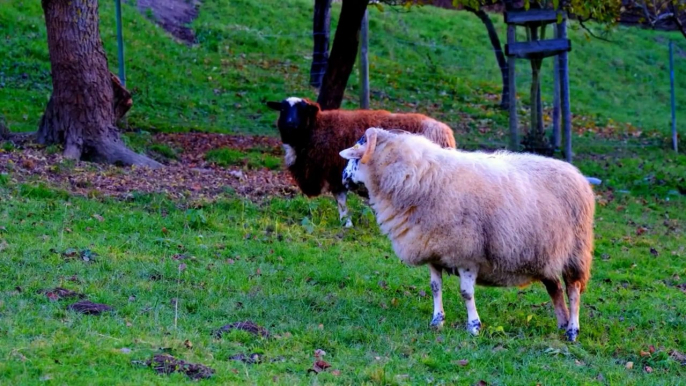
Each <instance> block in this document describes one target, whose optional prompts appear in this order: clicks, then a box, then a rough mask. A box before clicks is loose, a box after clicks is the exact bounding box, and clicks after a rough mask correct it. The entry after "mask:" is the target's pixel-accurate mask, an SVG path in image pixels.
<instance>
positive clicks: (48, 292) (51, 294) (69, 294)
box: [38, 287, 86, 301]
mask: <svg viewBox="0 0 686 386" xmlns="http://www.w3.org/2000/svg"><path fill="white" fill-rule="evenodd" d="M38 293H39V294H45V296H47V297H48V299H50V300H53V301H54V300H60V299H65V298H79V299H83V298H84V297H86V295H84V294H80V293H78V292H75V291H72V290H68V289H66V288H62V287H55V288H53V289H43V290H39V291H38Z"/></svg>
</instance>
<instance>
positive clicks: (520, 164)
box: [340, 128, 595, 341]
mask: <svg viewBox="0 0 686 386" xmlns="http://www.w3.org/2000/svg"><path fill="white" fill-rule="evenodd" d="M365 137H366V140H361V141H359V142H358V143H357V144H355V146H354V147H351V148H349V149H345V150H343V151H342V152H341V153H340V155H341V157H342V158H345V159H348V160H359V165H358V167H357V168H355V169H354V170H353V175H352V176H351V178H352V179H353V180H354V181H356V182H362V183H364V184H365V186H366V187H367V189H368V190H369V203H370V205H371V207H372V209H373V210H374V212H375V214H376V220H377V223H378V224H379V227H380V228H381V231H382V233H384V234H386V235H388V237H389V238H390V239H391V241H392V244H393V249H394V251H395V253H396V254H397V255H398V257H399V258H400V259H401V260H402V261H403V262H405V263H407V264H408V265H424V264H428V266H429V270H430V273H431V290H432V292H433V296H434V313H433V320H432V322H431V325H432V326H435V327H440V326H442V325H443V320H444V315H445V314H444V311H443V301H442V293H441V291H442V290H441V287H442V280H443V279H442V272H443V271H444V270H445V271H447V272H449V273H457V274H459V276H460V290H461V295H462V297H463V298H464V301H465V305H466V307H467V316H468V319H467V320H468V322H467V329H468V330H469V331H470V332H471V333H473V334H478V332H479V330H480V328H481V321H480V319H479V315H478V313H477V311H476V303H475V302H474V286H475V284H482V285H488V286H500V287H509V286H525V285H528V284H529V283H531V282H534V281H541V282H542V283H543V284H544V285H545V287H546V289H547V291H548V294H549V295H550V297H551V298H552V301H553V306H554V308H555V314H556V316H557V321H558V327H559V328H564V329H566V335H567V338H568V339H569V340H570V341H574V340H576V338H577V336H578V334H579V304H580V298H581V293H582V292H583V291H584V289H585V287H586V283H587V282H588V280H589V278H590V271H591V263H592V259H593V216H594V213H595V195H594V194H593V190H592V189H591V186H590V184H589V181H588V180H587V178H586V177H584V176H583V175H582V174H581V173H580V172H579V170H578V169H577V168H575V167H574V166H573V165H571V164H568V163H566V162H563V161H559V160H555V159H551V158H545V157H541V156H537V155H533V154H517V153H510V152H504V151H502V152H496V153H493V154H488V153H482V152H465V151H459V150H446V149H442V148H440V147H439V146H437V145H436V144H434V143H432V142H430V141H428V140H426V138H423V137H421V136H418V135H412V134H397V133H392V132H388V131H386V130H382V129H377V128H370V129H369V130H367V131H366V134H365ZM560 276H561V277H562V278H563V280H564V282H565V285H566V290H567V297H568V299H569V304H570V309H571V313H570V311H569V310H568V309H567V305H566V304H565V301H564V295H563V291H562V286H561V284H560Z"/></svg>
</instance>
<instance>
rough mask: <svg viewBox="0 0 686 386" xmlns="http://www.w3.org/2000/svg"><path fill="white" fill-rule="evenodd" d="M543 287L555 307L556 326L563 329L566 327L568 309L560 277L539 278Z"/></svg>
mask: <svg viewBox="0 0 686 386" xmlns="http://www.w3.org/2000/svg"><path fill="white" fill-rule="evenodd" d="M541 282H542V283H543V285H544V286H545V289H546V290H548V295H550V298H551V299H552V300H553V307H554V308H555V316H557V328H559V329H561V330H563V329H566V328H567V324H568V323H569V310H568V309H567V304H566V303H565V295H564V291H562V284H561V283H560V279H558V278H555V279H543V280H541Z"/></svg>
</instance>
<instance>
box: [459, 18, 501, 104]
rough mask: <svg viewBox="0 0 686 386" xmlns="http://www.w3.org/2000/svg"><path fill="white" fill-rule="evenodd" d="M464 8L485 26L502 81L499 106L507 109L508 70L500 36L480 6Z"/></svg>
mask: <svg viewBox="0 0 686 386" xmlns="http://www.w3.org/2000/svg"><path fill="white" fill-rule="evenodd" d="M464 9H466V10H467V11H469V12H471V13H473V14H474V15H476V17H478V18H479V20H481V22H482V23H483V24H484V26H486V30H487V31H488V38H489V39H490V40H491V47H493V52H494V53H495V59H496V60H497V61H498V67H499V68H500V76H501V78H502V81H503V91H502V94H501V96H500V107H501V108H502V109H504V110H507V109H509V108H510V87H509V83H510V80H509V71H508V68H507V60H506V59H505V54H504V53H503V47H502V45H501V44H500V37H499V36H498V32H497V31H496V30H495V26H494V25H493V21H492V20H491V18H490V17H489V16H488V14H487V13H486V12H485V11H484V10H483V9H482V8H479V9H476V8H472V7H469V6H465V7H464Z"/></svg>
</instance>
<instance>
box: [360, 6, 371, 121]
mask: <svg viewBox="0 0 686 386" xmlns="http://www.w3.org/2000/svg"><path fill="white" fill-rule="evenodd" d="M360 108H362V109H368V108H369V11H367V10H365V11H364V16H363V17H362V26H361V27H360Z"/></svg>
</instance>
